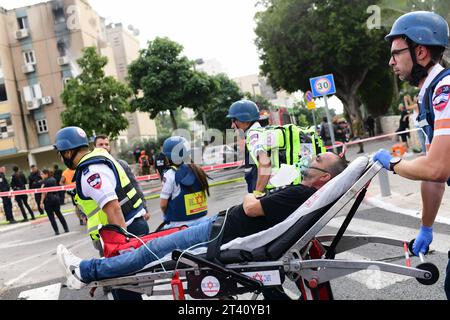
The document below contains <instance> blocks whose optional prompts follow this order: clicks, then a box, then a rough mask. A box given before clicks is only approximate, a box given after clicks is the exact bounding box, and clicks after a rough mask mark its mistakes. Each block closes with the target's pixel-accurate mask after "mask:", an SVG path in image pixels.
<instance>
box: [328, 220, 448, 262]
mask: <svg viewBox="0 0 450 320" xmlns="http://www.w3.org/2000/svg"><path fill="white" fill-rule="evenodd" d="M344 219H345V217H339V218H336V219H333V220H332V221H330V223H328V225H327V226H328V227H333V228H337V229H339V228H340V227H341V226H342V223H343V221H344ZM348 230H349V231H352V232H355V233H362V234H366V235H372V236H381V237H386V238H399V239H401V240H405V241H410V240H412V239H414V238H415V237H416V236H417V234H418V232H419V229H418V228H417V229H412V228H408V227H402V226H397V225H392V224H388V223H382V222H376V221H370V220H363V219H357V218H354V219H353V220H352V222H351V224H350V226H349V228H348ZM449 243H450V235H446V234H441V233H435V234H434V241H433V244H432V245H431V249H432V250H435V251H438V252H439V253H444V254H447V252H448V244H449ZM401 253H403V250H401V251H400V254H401Z"/></svg>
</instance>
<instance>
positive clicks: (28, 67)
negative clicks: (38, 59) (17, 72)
mask: <svg viewBox="0 0 450 320" xmlns="http://www.w3.org/2000/svg"><path fill="white" fill-rule="evenodd" d="M22 72H23V73H25V74H27V73H31V72H34V65H33V64H30V63H28V64H26V65H23V66H22Z"/></svg>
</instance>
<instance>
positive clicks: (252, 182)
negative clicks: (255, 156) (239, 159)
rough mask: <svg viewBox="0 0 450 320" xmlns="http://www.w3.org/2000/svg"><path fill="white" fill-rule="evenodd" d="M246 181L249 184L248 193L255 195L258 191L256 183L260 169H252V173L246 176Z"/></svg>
mask: <svg viewBox="0 0 450 320" xmlns="http://www.w3.org/2000/svg"><path fill="white" fill-rule="evenodd" d="M245 181H246V182H247V191H248V193H253V191H255V190H256V183H257V182H258V168H257V167H256V166H254V167H252V170H251V171H250V172H247V173H246V174H245Z"/></svg>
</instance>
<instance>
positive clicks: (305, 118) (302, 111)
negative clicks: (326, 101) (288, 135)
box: [294, 101, 336, 127]
mask: <svg viewBox="0 0 450 320" xmlns="http://www.w3.org/2000/svg"><path fill="white" fill-rule="evenodd" d="M329 111H330V115H331V117H332V118H333V117H335V116H336V111H335V110H334V109H330V110H329ZM313 112H314V115H315V117H316V124H317V125H319V124H320V123H321V122H322V118H323V117H326V115H327V111H326V110H325V108H324V107H320V108H317V109H315V110H314V111H310V110H308V109H307V108H306V104H305V103H304V101H300V102H298V103H296V104H295V105H294V115H295V116H296V118H297V122H298V125H299V126H301V127H311V126H314V118H313Z"/></svg>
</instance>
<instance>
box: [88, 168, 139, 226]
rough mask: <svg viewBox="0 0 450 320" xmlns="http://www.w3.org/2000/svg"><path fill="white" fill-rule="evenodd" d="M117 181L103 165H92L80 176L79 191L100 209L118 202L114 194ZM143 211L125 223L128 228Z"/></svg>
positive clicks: (111, 172)
mask: <svg viewBox="0 0 450 320" xmlns="http://www.w3.org/2000/svg"><path fill="white" fill-rule="evenodd" d="M116 186H117V181H116V177H115V175H114V172H113V171H112V170H111V168H109V167H108V166H107V165H105V164H94V165H91V166H89V167H88V169H85V171H84V172H83V173H82V176H81V191H82V193H83V195H84V196H85V197H87V198H91V199H92V200H94V201H95V202H96V203H97V204H98V206H99V207H100V208H102V209H103V208H104V207H105V206H106V205H107V204H108V203H109V202H111V201H114V200H118V197H117V194H116ZM144 214H145V210H144V209H143V210H141V211H140V212H139V213H138V214H136V215H135V216H134V217H133V218H132V219H130V220H128V221H126V225H127V226H129V225H130V224H132V223H133V221H134V219H136V218H139V217H142V216H143V215H144Z"/></svg>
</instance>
